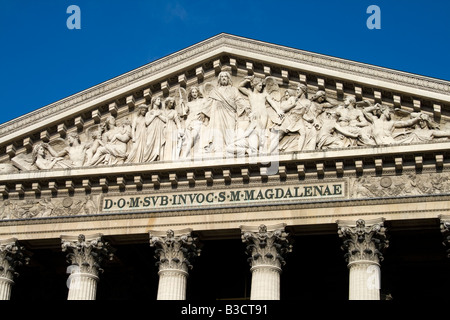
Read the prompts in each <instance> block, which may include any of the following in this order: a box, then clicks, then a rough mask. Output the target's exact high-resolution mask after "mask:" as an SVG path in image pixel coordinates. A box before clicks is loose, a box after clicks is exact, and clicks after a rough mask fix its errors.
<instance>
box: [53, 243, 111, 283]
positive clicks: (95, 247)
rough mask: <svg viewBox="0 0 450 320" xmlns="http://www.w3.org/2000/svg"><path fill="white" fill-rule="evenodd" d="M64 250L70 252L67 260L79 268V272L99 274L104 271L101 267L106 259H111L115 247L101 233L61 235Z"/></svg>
mask: <svg viewBox="0 0 450 320" xmlns="http://www.w3.org/2000/svg"><path fill="white" fill-rule="evenodd" d="M61 247H62V251H63V252H68V254H67V256H66V258H67V262H68V263H69V264H71V266H74V267H76V268H77V270H76V271H77V272H79V273H87V274H91V275H94V276H96V277H97V276H98V275H99V273H101V272H103V269H102V268H101V266H102V264H103V263H104V261H105V260H111V259H112V258H113V256H114V251H115V250H114V249H113V248H112V247H111V246H110V245H109V243H108V242H105V241H104V240H103V237H102V235H101V234H95V235H91V236H85V235H83V234H80V235H79V236H78V237H74V236H61Z"/></svg>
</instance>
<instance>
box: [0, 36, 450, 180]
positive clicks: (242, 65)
mask: <svg viewBox="0 0 450 320" xmlns="http://www.w3.org/2000/svg"><path fill="white" fill-rule="evenodd" d="M222 71H225V72H227V73H228V74H229V75H231V80H232V83H233V84H232V86H231V87H232V88H233V90H232V91H233V92H232V93H230V94H231V95H238V96H239V97H233V98H231V99H235V100H236V99H238V100H240V101H241V102H236V101H235V100H233V101H231V102H229V101H221V102H219V103H221V104H222V105H221V107H220V108H222V109H223V110H221V111H218V112H219V113H220V112H222V113H220V114H218V113H217V112H216V110H215V109H214V108H215V106H213V105H212V103H213V102H209V100H214V99H215V100H221V99H223V100H227V98H228V97H223V93H220V92H219V93H216V92H215V91H216V89H217V88H218V87H220V84H219V82H218V76H219V74H220V73H221V72H222ZM247 77H252V78H254V79H264V80H265V83H264V84H265V88H264V90H263V93H265V94H267V95H268V96H269V97H270V98H271V99H273V101H274V103H275V106H274V105H273V104H272V103H271V102H270V101H268V100H267V99H266V100H264V102H263V103H264V104H265V110H264V111H263V112H262V111H261V110H259V109H258V108H257V107H255V108H253V106H252V100H251V99H253V98H251V97H250V98H249V95H248V94H246V93H245V90H247V92H253V93H254V92H256V90H257V89H256V88H253V87H252V83H251V81H249V82H246V83H244V84H242V83H243V81H244V82H245V79H246V78H247ZM241 84H242V87H243V89H242V90H240V89H239V86H240V85H241ZM253 84H255V83H253ZM299 86H300V87H302V88H305V93H306V94H305V95H304V97H303V98H302V99H304V103H303V107H300V106H299V105H297V107H294V106H290V107H286V103H287V101H284V100H285V97H287V96H285V94H286V92H288V94H290V95H291V97H292V99H291V100H295V97H296V89H297V88H298V87H299ZM193 87H198V88H199V90H200V93H201V94H202V97H203V100H204V112H198V114H197V116H201V119H200V120H199V119H198V117H197V118H196V119H193V118H190V117H189V107H190V108H191V109H192V110H193V109H194V108H195V106H194V103H193V102H192V101H191V98H190V96H189V92H190V90H191V89H192V88H193ZM320 92H324V93H325V94H326V98H325V103H326V104H328V105H325V104H322V103H321V102H317V101H315V98H314V97H315V96H316V95H317V94H318V93H320ZM319 95H320V94H319ZM317 96H318V95H317ZM157 97H159V98H161V99H160V100H161V101H162V106H164V107H165V106H166V105H167V104H168V101H169V100H170V99H169V98H173V99H174V104H175V109H174V112H173V113H171V114H166V113H167V112H166V111H164V112H163V113H165V114H164V117H160V118H161V120H159V121H160V124H159V126H155V127H154V128H153V129H149V124H148V123H147V124H145V122H146V120H145V119H146V117H145V114H142V115H143V117H142V118H139V112H140V109H141V106H142V105H146V106H147V109H145V112H146V114H147V113H149V111H151V110H152V101H153V100H154V99H155V98H157ZM347 97H351V98H353V99H354V102H355V103H354V104H353V103H352V104H351V107H352V108H354V109H355V110H356V111H355V113H358V115H356V116H354V115H350V112H349V111H348V107H346V106H345V99H346V98H347ZM254 99H256V100H255V102H253V104H257V103H259V102H258V101H260V100H258V99H260V98H258V97H255V98H254ZM286 100H287V98H286ZM313 100H314V101H313ZM191 102H192V103H191ZM283 102H285V105H284V107H282V106H281V105H282V104H283ZM310 105H311V106H310ZM164 107H163V108H164ZM283 108H284V109H283ZM302 108H303V109H302ZM314 108H316V109H317V108H319V109H321V110H320V114H321V115H320V117H322V118H321V120H320V121H317V122H316V121H315V119H309V120H308V119H306V118H307V117H308V115H305V112H307V111H308V110H309V109H314ZM370 108H371V109H370ZM247 109H248V110H249V112H246V110H247ZM282 109H283V110H282ZM322 109H323V110H322ZM224 110H225V111H224ZM280 110H281V111H283V112H281V113H280V112H279V111H280ZM449 110H450V83H449V82H448V81H444V80H439V79H433V78H429V77H424V76H420V75H415V74H409V73H405V72H400V71H396V70H391V69H387V68H382V67H378V66H372V65H367V64H363V63H359V62H354V61H349V60H345V59H340V58H334V57H330V56H325V55H320V54H317V53H312V52H307V51H303V50H298V49H293V48H288V47H284V46H280V45H274V44H270V43H265V42H261V41H256V40H252V39H247V38H242V37H237V36H233V35H229V34H219V35H217V36H215V37H212V38H210V39H207V40H205V41H202V42H200V43H197V44H195V45H193V46H190V47H188V48H186V49H183V50H180V51H178V52H176V53H173V54H171V55H168V56H166V57H164V58H161V59H159V60H157V61H154V62H151V63H149V64H147V65H144V66H142V67H140V68H137V69H135V70H132V71H130V72H128V73H125V74H123V75H121V76H118V77H116V78H113V79H111V80H108V81H106V82H104V83H101V84H99V85H97V86H94V87H92V88H89V89H87V90H84V91H82V92H80V93H77V94H75V95H73V96H70V97H67V98H66V99H62V100H60V101H57V102H55V103H52V104H50V105H48V106H45V107H42V108H40V109H38V110H36V111H34V112H31V113H29V114H26V115H24V116H22V117H19V118H17V119H14V120H11V121H9V122H7V123H4V124H2V125H0V165H1V167H0V169H1V170H2V172H1V173H0V176H3V177H4V178H3V179H2V182H1V183H3V186H4V188H7V187H6V185H7V184H8V181H12V180H13V181H15V182H14V183H15V184H16V182H17V181H19V182H20V181H27V182H28V183H32V182H31V180H33V181H35V183H38V181H37V179H39V178H43V179H45V180H48V181H50V180H52V179H53V180H58V179H61V178H63V177H64V179H66V180H67V179H68V177H69V178H70V177H72V178H73V179H82V178H83V177H86V176H91V177H97V178H99V177H100V179H103V178H102V177H106V176H108V175H111V174H117V175H116V177H115V178H114V179H113V180H114V181H115V183H116V181H124V183H126V181H130V179H131V181H132V182H133V183H134V182H136V181H138V182H137V185H139V184H140V183H141V182H140V181H141V180H139V178H136V177H138V176H139V174H138V173H139V172H147V173H149V177H150V178H149V179H150V181H152V182H154V181H153V180H152V179H153V178H152V177H153V176H155V175H154V174H153V173H155V174H156V176H158V174H160V173H161V172H165V173H166V175H167V176H168V177H169V181H172V182H173V181H176V180H177V178H176V177H175V176H176V173H174V174H172V176H170V175H171V173H170V172H176V171H177V170H181V169H182V170H187V171H188V175H187V176H186V177H185V178H186V179H187V181H191V180H192V179H193V178H192V177H193V176H194V175H195V173H196V170H199V168H203V169H204V168H210V169H211V168H212V169H211V170H212V171H214V170H220V171H223V169H224V168H232V167H233V166H239V165H241V164H246V165H248V164H252V163H255V164H258V166H261V163H262V164H264V163H270V162H271V161H273V157H274V156H276V157H277V161H278V162H279V163H283V162H284V163H286V164H287V163H289V162H292V163H295V166H296V168H297V169H298V168H301V166H302V165H303V166H306V167H305V168H306V169H298V170H299V172H301V171H302V170H306V171H307V168H308V166H310V163H313V164H314V170H318V171H319V172H320V171H322V172H323V171H324V168H325V167H326V166H327V165H329V163H330V162H331V163H332V166H333V167H334V170H337V171H341V170H343V169H344V167H345V162H346V161H351V162H352V163H353V164H352V168H358V166H359V165H358V164H355V161H359V160H361V161H362V160H364V159H369V158H370V159H372V160H370V162H371V165H372V166H374V167H376V166H377V161H376V160H378V159H381V161H383V160H385V159H386V157H390V158H391V160H392V163H393V166H396V165H397V164H398V163H399V161H400V162H402V160H398V159H401V158H402V156H400V157H398V155H399V154H400V155H401V154H405V155H409V157H410V156H411V154H412V153H411V152H412V151H414V152H416V153H420V152H422V155H425V154H426V155H433V157H434V156H435V155H436V154H438V155H442V152H440V151H441V150H445V149H448V148H447V144H448V143H449V140H448V136H449V135H450V124H448V121H449V119H450V118H449ZM161 112H162V111H161ZM261 112H262V113H263V115H262V114H261ZM315 112H316V114H314V116H318V115H319V111H315ZM156 113H157V112H156ZM216 113H217V114H216ZM383 113H384V115H383ZM311 115H312V114H309V116H311ZM221 117H222V118H221ZM338 117H340V118H338ZM385 117H386V118H385ZM137 118H139V119H138V121H137V120H136V119H137ZM147 118H156V119H158V115H153V116H151V117H150V116H149V117H147ZM262 118H263V119H262ZM108 119H113V120H114V121H115V125H116V128H115V129H114V130H115V131H114V132H113V131H109V132H108V130H110V128H109V127H108V121H109V120H108ZM141 120H142V121H141ZM136 121H137V122H136ZM140 121H141V122H140ZM148 121H149V120H148V119H147V122H148ZM192 121H196V123H195V125H196V126H197V127H195V125H192V123H191V122H192ZM229 121H232V122H233V123H231V122H229ZM336 121H337V122H336ZM360 121H362V122H364V123H365V124H364V125H361V123H360ZM227 122H228V123H227ZM212 123H214V125H215V126H216V127H215V128H213V125H212ZM251 124H255V126H256V127H255V128H257V129H258V130H266V131H264V132H262V133H261V132H259V133H257V134H256V135H254V136H253V138H249V136H248V135H247V136H242V137H240V138H239V137H238V136H236V137H234V138H232V139H231V138H230V139H228V138H224V139H222V138H221V139H222V140H221V142H222V141H224V144H223V145H222V146H220V148H219V147H217V145H215V143H216V142H217V141H218V140H217V135H220V134H224V135H227V134H228V133H227V132H226V130H229V128H231V127H232V126H233V128H234V129H233V130H234V131H233V134H237V132H238V129H239V130H240V129H242V133H244V132H245V130H246V129H248V128H249V126H250V125H251ZM383 125H385V126H386V128H384V129H381V127H382V126H383ZM139 126H142V128H141V127H139ZM177 126H178V127H177ZM187 126H190V127H189V128H187ZM217 126H218V127H219V128H217ZM138 127H139V128H138ZM328 127H329V128H328ZM140 128H141V129H142V130H143V131H142V133H140V132H139V130H141V129H140ZM211 129H214V130H216V132H213V131H214V130H211ZM217 130H218V131H217ZM326 130H329V132H327V133H326V134H325V133H324V132H325V131H326ZM144 131H145V133H144ZM275 131H277V132H278V134H280V135H279V137H281V138H280V139H279V140H278V141H276V144H277V145H276V147H273V146H268V145H270V142H264V143H266V145H265V146H262V143H261V140H263V139H269V140H270V139H272V140H270V141H275V138H274V137H270V135H271V133H270V132H275ZM319 131H320V135H319ZM131 132H132V133H131ZM311 132H314V137H311V136H310V133H311ZM113 133H115V134H116V135H115V136H114V137H113ZM324 134H325V135H324ZM107 135H110V136H109V137H106V136H107ZM144 135H145V136H144ZM238 138H239V139H238ZM71 139H72V141H71ZM108 139H109V140H108ZM111 139H112V140H111ZM121 139H122V140H124V141H122V142H121V141H120V140H121ZM133 139H134V142H133ZM138 139H141V140H139V141H138ZM249 139H250V140H251V139H254V140H255V139H256V142H254V141H253V140H252V141H250V142H249ZM258 139H259V140H258ZM310 139H313V140H314V141H310ZM75 140H76V141H75ZM188 140H189V141H191V142H190V143H188V142H187V141H188ZM74 141H75V142H74ZM115 141H116V142H117V144H115ZM162 141H164V142H162ZM258 141H259V142H258ZM211 143H212V145H211ZM255 143H256V144H255ZM308 143H309V145H308V147H306V145H307V144H308ZM120 144H122V145H121V146H119V145H120ZM311 144H312V147H311ZM145 145H147V147H146V146H145ZM411 145H414V147H411ZM38 146H44V149H45V150H40V151H39V150H38V149H39V148H38ZM138 146H140V147H139V148H138ZM227 147H228V148H231V149H233V148H234V149H233V150H234V151H233V150H232V151H230V152H229V153H227V151H226V150H225V149H227ZM186 148H190V149H189V150H186ZM208 148H209V149H208ZM211 148H212V149H213V151H214V152H213V153H210V151H211ZM50 149H51V150H50ZM219 149H220V152H219V153H218V152H216V151H218V150H219ZM236 150H237V151H236ZM40 153H42V154H40ZM396 156H397V157H396ZM425 157H427V156H425ZM413 158H414V157H413ZM36 159H41V160H42V161H41V162H40V163H39V160H38V161H36ZM300 160H301V161H303V163H304V164H301V163H299V161H300ZM391 160H388V161H391ZM336 161H337V162H338V163H339V165H338V166H336ZM317 163H319V164H320V165H317ZM385 163H386V162H385ZM263 167H264V166H263ZM266 167H267V166H266ZM297 169H296V170H297ZM277 170H278V169H277ZM283 170H286V168H284V169H283ZM212 171H208V173H207V174H205V170H202V173H201V175H202V176H204V177H206V176H207V175H208V176H209V174H212ZM325 171H326V170H325ZM261 172H262V171H261ZM277 172H278V171H277ZM119 175H120V176H119ZM174 175H175V176H174ZM222 175H223V173H222ZM223 176H225V175H223ZM171 177H172V178H171ZM189 177H191V178H189ZM155 179H156V180H155V181H159V179H160V178H158V177H155ZM205 179H207V178H205ZM69 180H70V179H69ZM118 184H119V183H118ZM64 185H66V183H64ZM68 185H69V186H70V183H69V184H68ZM103 185H106V184H103ZM10 187H11V186H10ZM12 188H14V186H12Z"/></svg>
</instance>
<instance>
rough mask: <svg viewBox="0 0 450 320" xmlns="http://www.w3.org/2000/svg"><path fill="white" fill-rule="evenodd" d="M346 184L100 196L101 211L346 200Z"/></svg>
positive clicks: (329, 183) (337, 182) (183, 208)
mask: <svg viewBox="0 0 450 320" xmlns="http://www.w3.org/2000/svg"><path fill="white" fill-rule="evenodd" d="M347 194H348V193H347V181H346V180H342V181H335V182H321V183H307V184H295V185H283V186H279V185H270V186H263V187H248V188H233V189H230V188H228V189H225V188H224V189H214V190H200V191H199V190H192V191H190V190H184V191H177V192H170V193H163V192H159V193H145V192H142V193H134V194H118V195H108V196H103V197H102V199H101V203H100V205H101V206H100V208H101V211H102V212H104V213H107V212H123V211H133V212H136V211H153V210H156V211H160V210H164V209H169V210H174V209H175V210H185V209H193V208H206V207H211V208H219V207H222V206H223V207H230V206H236V207H242V206H249V205H262V204H288V203H289V204H292V203H296V202H302V201H324V200H328V199H330V200H331V199H339V198H346V197H347Z"/></svg>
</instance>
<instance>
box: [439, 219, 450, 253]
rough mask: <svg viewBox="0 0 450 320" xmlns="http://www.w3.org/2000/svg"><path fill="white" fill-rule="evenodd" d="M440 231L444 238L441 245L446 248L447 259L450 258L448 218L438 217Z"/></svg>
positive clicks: (449, 222)
mask: <svg viewBox="0 0 450 320" xmlns="http://www.w3.org/2000/svg"><path fill="white" fill-rule="evenodd" d="M439 218H440V229H441V233H442V235H443V237H444V241H443V242H442V244H443V245H444V246H445V247H446V248H447V257H448V258H450V216H439Z"/></svg>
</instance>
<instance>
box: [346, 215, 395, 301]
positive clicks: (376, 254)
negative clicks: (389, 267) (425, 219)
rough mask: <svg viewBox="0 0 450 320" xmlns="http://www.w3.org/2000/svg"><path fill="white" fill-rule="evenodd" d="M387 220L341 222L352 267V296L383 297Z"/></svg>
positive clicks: (357, 298) (359, 297)
mask: <svg viewBox="0 0 450 320" xmlns="http://www.w3.org/2000/svg"><path fill="white" fill-rule="evenodd" d="M383 221H384V220H377V221H375V222H372V223H370V224H369V225H367V226H366V223H365V221H364V220H362V219H359V220H357V221H356V224H355V223H349V222H338V234H339V237H341V238H342V239H343V245H342V249H343V250H344V251H345V255H344V257H345V259H346V261H347V263H348V268H349V272H350V274H349V300H380V280H381V273H380V262H381V261H382V260H383V255H382V251H383V250H384V249H385V248H387V247H388V245H389V241H388V240H387V239H386V228H385V227H384V225H383Z"/></svg>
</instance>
